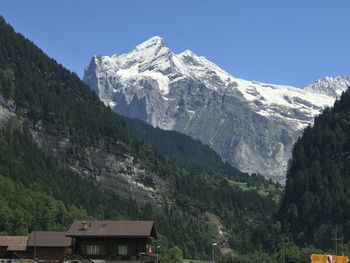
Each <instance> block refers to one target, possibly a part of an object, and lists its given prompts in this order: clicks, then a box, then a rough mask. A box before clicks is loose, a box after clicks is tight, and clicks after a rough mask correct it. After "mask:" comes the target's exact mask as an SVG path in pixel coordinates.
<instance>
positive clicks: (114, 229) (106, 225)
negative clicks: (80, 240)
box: [67, 221, 157, 238]
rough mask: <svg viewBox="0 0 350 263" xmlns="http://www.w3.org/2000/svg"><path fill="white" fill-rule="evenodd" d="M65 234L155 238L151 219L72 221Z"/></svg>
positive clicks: (73, 235) (74, 235)
mask: <svg viewBox="0 0 350 263" xmlns="http://www.w3.org/2000/svg"><path fill="white" fill-rule="evenodd" d="M67 236H71V237H79V236H85V237H86V236H91V237H97V236H106V237H107V236H109V237H152V238H157V235H156V231H155V228H154V223H153V221H74V223H73V224H72V225H71V227H70V228H69V230H68V231H67Z"/></svg>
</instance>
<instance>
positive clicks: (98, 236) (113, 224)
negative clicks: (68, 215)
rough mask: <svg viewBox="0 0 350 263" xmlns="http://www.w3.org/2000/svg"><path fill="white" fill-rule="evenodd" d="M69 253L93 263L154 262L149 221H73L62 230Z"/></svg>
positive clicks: (154, 235)
mask: <svg viewBox="0 0 350 263" xmlns="http://www.w3.org/2000/svg"><path fill="white" fill-rule="evenodd" d="M66 235H67V237H71V238H72V239H73V244H74V245H73V246H72V254H73V255H74V256H77V257H81V258H85V259H88V260H91V261H94V262H106V263H109V262H111V263H112V262H123V261H127V262H155V261H156V257H155V254H154V253H153V250H152V245H153V242H154V239H156V238H157V234H156V231H155V227H154V223H153V222H152V221H75V222H74V223H73V224H72V225H71V227H70V228H69V230H68V231H67V233H66Z"/></svg>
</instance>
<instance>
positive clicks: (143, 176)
mask: <svg viewBox="0 0 350 263" xmlns="http://www.w3.org/2000/svg"><path fill="white" fill-rule="evenodd" d="M15 109H16V106H15V104H14V102H13V101H12V100H8V99H5V98H4V97H3V96H2V95H1V93H0V127H5V128H8V127H11V126H16V127H20V126H21V125H22V123H23V121H24V120H26V118H25V114H24V115H21V116H18V115H16V114H15ZM26 122H27V123H28V120H26ZM29 123H30V124H31V125H30V128H31V131H32V134H33V138H34V140H35V141H36V142H37V144H38V146H39V147H40V148H41V149H42V151H43V152H44V153H45V154H46V155H48V156H51V157H54V158H56V159H58V160H60V161H61V162H62V163H65V164H66V165H68V166H69V167H71V168H72V169H73V170H74V171H76V172H77V173H78V174H80V175H81V176H82V177H85V178H87V179H92V180H93V182H95V183H96V184H97V185H99V186H101V187H103V188H104V189H110V190H112V191H114V192H115V193H116V194H118V195H119V196H121V197H124V198H126V199H129V198H132V199H134V200H136V201H138V202H140V203H144V202H147V203H148V202H151V203H153V204H156V205H158V206H161V205H162V204H164V195H165V191H166V187H165V183H164V181H163V180H162V179H160V178H159V177H158V176H156V175H155V174H153V173H152V172H150V171H148V170H147V169H145V168H144V166H143V165H142V163H141V162H140V160H139V159H138V158H137V157H136V156H135V155H134V154H132V153H131V152H130V151H129V150H128V149H127V148H126V147H125V146H124V145H123V144H122V143H119V142H114V141H112V140H110V139H108V138H104V139H101V141H99V142H98V143H95V144H94V145H89V146H86V147H80V146H79V145H78V144H76V143H74V142H72V141H71V140H70V138H69V136H68V135H67V134H66V133H65V132H64V130H63V129H62V128H60V127H59V126H57V125H55V124H43V123H42V122H41V121H39V122H37V123H33V122H29Z"/></svg>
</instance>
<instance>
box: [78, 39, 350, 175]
mask: <svg viewBox="0 0 350 263" xmlns="http://www.w3.org/2000/svg"><path fill="white" fill-rule="evenodd" d="M252 63H254V62H252ZM83 80H84V82H85V83H86V84H88V85H89V86H90V87H91V88H92V89H93V90H94V91H95V92H96V93H97V94H98V95H99V97H100V99H101V100H102V101H103V102H104V103H105V105H109V106H110V107H111V108H112V109H113V111H115V112H117V113H119V114H121V115H124V116H128V117H131V118H137V119H140V120H142V121H146V122H148V123H149V124H151V125H152V126H154V127H159V128H161V129H164V130H175V131H178V132H181V133H184V134H187V135H189V136H191V137H193V138H196V139H199V140H200V141H202V142H203V143H204V144H207V145H209V146H210V147H212V148H213V149H214V150H215V151H216V152H217V153H219V155H220V156H221V157H222V158H223V159H224V160H226V161H228V162H229V163H231V164H232V165H233V166H234V167H236V168H237V169H239V170H241V171H244V172H248V173H259V174H262V175H264V176H265V177H267V178H271V179H273V180H274V181H279V182H284V180H285V173H286V170H287V164H288V160H289V159H290V157H291V152H292V147H293V145H294V143H295V141H296V139H297V138H298V137H299V136H300V135H301V133H302V130H303V129H304V128H305V127H307V126H308V125H310V124H312V123H313V118H314V117H315V115H318V114H319V113H320V112H321V111H322V110H323V109H324V108H325V107H326V106H332V105H333V103H334V101H335V100H336V98H337V97H339V96H340V95H341V94H342V92H343V91H344V90H346V89H347V87H348V86H349V85H350V79H349V78H348V77H346V76H337V77H325V78H322V79H320V80H317V81H315V82H314V83H312V84H310V85H307V86H305V87H304V88H303V89H300V88H296V87H290V86H282V85H273V84H265V83H260V82H257V81H248V80H243V79H239V78H236V77H234V76H232V75H231V74H229V73H227V72H226V71H224V70H223V69H221V68H220V67H219V66H217V65H215V64H214V63H212V62H211V61H209V60H207V59H206V58H205V57H201V56H197V55H196V54H194V53H193V52H191V51H189V50H186V51H184V52H182V53H180V54H175V53H173V52H172V51H171V50H170V49H169V48H167V47H166V46H165V43H164V40H163V39H162V38H160V37H157V36H155V37H152V38H150V39H149V40H147V41H146V42H144V43H142V44H140V45H138V46H136V47H135V48H134V49H133V50H131V51H130V52H129V53H127V54H120V55H118V54H115V55H113V56H111V57H109V56H94V57H93V58H92V60H91V62H90V65H89V66H88V67H87V68H86V70H85V75H84V79H83Z"/></svg>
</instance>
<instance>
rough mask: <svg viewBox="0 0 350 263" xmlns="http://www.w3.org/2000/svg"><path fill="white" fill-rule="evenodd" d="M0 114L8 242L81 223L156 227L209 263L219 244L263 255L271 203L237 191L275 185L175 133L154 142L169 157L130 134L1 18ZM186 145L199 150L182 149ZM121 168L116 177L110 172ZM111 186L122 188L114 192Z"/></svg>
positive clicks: (0, 200) (0, 218) (2, 214)
mask: <svg viewBox="0 0 350 263" xmlns="http://www.w3.org/2000/svg"><path fill="white" fill-rule="evenodd" d="M8 112H10V113H11V114H8ZM0 113H1V114H0V124H1V132H0V181H1V184H0V185H1V186H0V187H1V191H0V232H1V233H3V234H26V233H28V232H29V231H31V230H34V229H38V230H39V229H40V230H50V229H65V228H66V227H67V226H68V225H69V224H70V223H71V222H72V220H73V219H81V218H97V219H153V220H155V221H156V226H157V229H158V231H159V233H160V241H159V242H161V243H162V246H164V247H171V246H173V245H177V246H179V247H180V248H181V249H182V250H183V252H184V254H185V256H186V257H192V258H205V257H207V256H208V255H209V254H210V253H211V244H212V242H214V241H218V242H221V243H220V245H222V246H226V247H234V248H235V250H237V251H240V252H242V253H245V252H248V251H250V250H252V249H255V248H257V246H258V245H257V244H256V242H255V240H257V238H259V235H260V234H259V233H260V232H258V231H257V230H258V228H259V225H264V224H267V223H270V222H271V220H272V215H273V213H274V212H275V211H276V209H277V203H276V202H275V201H273V200H272V198H271V197H270V196H268V195H261V194H260V193H258V192H257V191H256V190H254V187H252V188H251V189H248V190H243V189H241V188H239V187H234V186H233V185H232V184H231V183H230V182H232V180H238V181H244V182H248V183H250V184H251V185H254V183H253V182H254V181H255V179H257V178H259V179H258V181H259V182H260V183H263V184H267V185H269V184H271V183H269V182H267V181H264V180H263V179H262V178H261V177H257V176H255V177H248V179H246V177H245V176H246V175H245V174H242V173H240V172H239V171H237V170H235V169H233V168H232V167H230V166H227V165H226V164H224V163H223V162H222V161H221V160H219V159H218V157H217V155H216V154H214V153H213V152H212V151H211V150H210V149H208V148H207V147H206V146H203V145H202V144H198V143H199V142H195V141H193V140H191V139H190V138H189V137H181V136H179V135H177V134H176V133H171V134H167V135H166V136H168V137H169V138H163V136H165V135H164V134H163V133H156V134H153V135H152V134H149V136H150V137H151V138H156V137H157V136H158V138H159V141H161V142H166V141H168V142H171V141H172V143H171V144H170V146H171V147H174V148H172V149H173V150H172V151H170V152H169V148H168V149H164V148H162V147H160V145H158V146H157V145H156V144H155V141H154V140H152V141H150V140H148V139H147V138H146V137H145V136H141V135H140V134H139V133H138V132H135V131H134V132H132V133H131V132H130V131H129V129H130V127H132V125H131V124H130V122H132V121H127V123H128V125H127V124H126V123H125V121H124V120H123V119H122V118H120V117H119V116H118V115H116V114H115V113H113V112H112V111H111V110H110V109H109V108H107V107H105V106H104V105H103V104H102V102H100V100H99V98H98V97H97V96H96V95H95V93H94V92H92V91H91V90H90V89H89V88H88V87H87V86H86V85H85V84H84V83H83V82H82V81H80V79H79V78H78V77H77V76H76V75H75V74H72V73H71V72H69V71H68V70H66V69H65V68H64V67H63V66H61V65H59V64H57V62H55V61H54V60H52V59H50V58H49V57H48V56H47V55H45V54H44V53H43V52H42V51H41V50H40V49H39V48H37V47H36V46H35V45H34V44H33V43H31V42H30V41H29V40H27V39H25V38H24V37H23V36H21V35H20V34H17V33H15V32H14V30H13V29H12V28H11V27H10V26H9V25H8V24H7V23H6V22H5V20H4V19H2V18H1V19H0ZM135 125H138V124H135ZM135 127H136V126H135ZM131 130H132V129H131ZM150 132H151V133H152V130H148V131H147V133H150ZM143 141H147V142H148V143H149V144H146V143H144V142H143ZM184 143H185V144H188V145H189V146H190V147H191V149H192V151H189V149H190V148H187V149H182V150H181V149H180V148H178V147H180V145H182V144H184ZM151 145H152V146H151ZM153 147H154V148H153ZM191 155H193V156H192V157H191ZM96 156H97V158H95V157H96ZM181 156H187V157H186V159H184V158H181ZM106 160H107V161H108V160H109V162H107V161H106ZM114 160H117V161H118V165H119V166H118V167H117V168H118V169H119V170H116V171H117V172H115V171H114V170H113V171H110V170H109V169H112V168H110V167H109V166H106V164H111V165H112V164H114V163H115V162H114ZM130 163H131V166H127V165H129V164H130ZM209 164H210V166H212V167H211V169H209ZM124 165H125V166H124ZM125 167H126V168H127V169H126V168H125ZM130 167H131V168H130ZM135 167H136V168H135ZM124 168H125V169H124ZM129 168H130V170H132V171H129V170H128V169H129ZM207 169H208V171H207ZM134 170H135V171H134ZM130 174H131V175H130ZM112 175H113V176H112ZM136 175H139V176H140V178H141V179H140V181H137V183H139V184H143V185H145V186H147V187H144V189H146V190H147V189H149V188H152V187H153V188H152V189H154V192H152V191H153V190H152V191H151V193H152V195H150V196H148V197H149V199H145V200H142V198H140V197H138V194H140V193H139V192H138V191H140V192H141V191H145V190H144V189H141V188H137V187H133V188H131V186H132V185H131V186H130V185H128V184H127V183H128V180H129V179H130V178H133V176H136ZM127 176H129V177H127ZM110 177H113V178H112V179H113V180H114V181H112V182H114V184H109V182H111V181H108V180H112V179H111V178H110ZM125 178H127V179H125ZM227 178H229V179H230V180H227ZM137 179H138V178H137ZM250 181H252V182H250ZM124 184H126V185H127V186H126V187H125V185H124ZM129 186H130V188H128V187H129ZM121 188H123V189H122V190H121ZM5 189H6V191H5ZM128 189H132V194H131V192H130V195H129V196H127V195H126V194H125V193H128ZM3 190H4V191H3ZM120 193H123V195H120ZM134 196H136V197H135V198H134ZM152 198H153V199H152ZM213 218H214V219H215V220H216V221H217V222H219V223H220V224H221V225H222V229H223V230H224V234H225V236H224V237H223V238H221V239H220V237H219V236H218V234H217V232H218V229H213V227H212V225H211V224H210V223H211V222H210V221H212V220H213ZM220 231H221V230H220ZM262 235H265V233H262ZM261 240H262V239H261Z"/></svg>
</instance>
